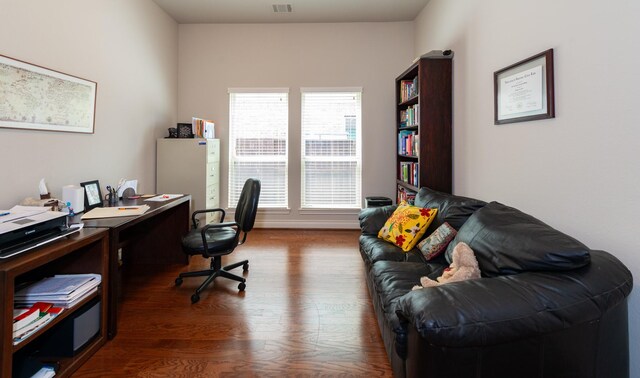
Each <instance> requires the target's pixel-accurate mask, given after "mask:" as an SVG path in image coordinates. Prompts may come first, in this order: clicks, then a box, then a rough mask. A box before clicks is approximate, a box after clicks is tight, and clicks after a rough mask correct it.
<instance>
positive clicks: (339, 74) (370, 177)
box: [178, 22, 414, 228]
mask: <svg viewBox="0 0 640 378" xmlns="http://www.w3.org/2000/svg"><path fill="white" fill-rule="evenodd" d="M413 44H414V41H413V23H412V22H394V23H347V24H268V25H267V24H265V25H260V24H251V25H238V24H229V25H224V24H218V25H180V26H179V58H178V59H179V80H178V81H179V92H178V118H179V122H190V120H191V117H192V116H196V117H202V118H209V119H212V120H214V121H215V123H216V137H218V138H220V139H221V140H222V143H221V146H222V154H221V156H222V159H221V167H222V169H221V171H222V174H221V205H222V206H223V207H226V206H227V179H226V177H227V172H228V170H227V161H228V153H229V152H228V133H227V131H228V123H229V96H228V93H227V89H228V88H237V87H251V88H256V87H279V88H281V87H288V88H289V114H290V118H289V130H290V137H289V143H290V145H289V154H290V164H289V203H290V207H291V212H290V214H282V213H273V212H267V213H266V214H265V213H264V212H260V214H259V216H258V220H257V224H258V226H262V227H264V226H268V227H294V228H297V227H313V228H323V227H329V228H336V227H358V223H357V216H356V214H357V211H355V212H354V211H347V212H346V214H342V213H340V212H338V211H333V212H331V213H328V214H327V213H326V212H325V213H312V214H308V213H307V214H301V213H300V212H299V208H300V184H299V183H300V164H299V159H300V132H299V130H300V88H301V87H362V88H363V94H362V117H363V119H362V129H363V145H364V148H363V160H364V164H363V184H362V187H363V193H362V194H363V198H364V197H365V196H372V195H383V196H389V197H393V196H394V189H395V185H394V181H393V177H394V154H395V149H394V148H395V147H394V146H395V142H394V140H395V132H394V127H395V123H394V122H395V118H394V101H395V98H394V96H395V94H394V93H395V92H394V79H395V77H396V76H397V75H399V74H400V73H402V72H403V71H404V70H405V69H406V67H408V66H409V65H410V64H411V60H412V59H413V48H414V45H413ZM232 206H233V207H235V204H232Z"/></svg>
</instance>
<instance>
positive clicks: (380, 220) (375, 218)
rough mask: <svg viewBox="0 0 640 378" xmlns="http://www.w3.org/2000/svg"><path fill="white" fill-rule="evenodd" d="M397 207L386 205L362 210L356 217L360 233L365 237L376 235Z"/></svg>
mask: <svg viewBox="0 0 640 378" xmlns="http://www.w3.org/2000/svg"><path fill="white" fill-rule="evenodd" d="M397 207H398V205H387V206H382V207H368V208H366V209H362V210H361V211H360V214H359V215H358V220H359V221H360V229H361V230H362V233H363V234H365V235H378V231H380V229H381V228H382V226H384V224H385V222H386V221H387V219H389V217H390V216H391V214H393V212H394V211H395V210H396V208H397Z"/></svg>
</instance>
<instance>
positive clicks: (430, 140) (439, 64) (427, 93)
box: [395, 51, 453, 202]
mask: <svg viewBox="0 0 640 378" xmlns="http://www.w3.org/2000/svg"><path fill="white" fill-rule="evenodd" d="M445 54H446V53H445ZM445 54H443V53H442V52H435V51H433V52H431V53H429V54H425V56H423V57H422V58H421V59H419V60H418V61H416V62H415V63H414V64H412V65H411V66H410V67H409V68H408V69H407V70H406V71H405V72H403V73H402V74H401V75H400V76H398V77H397V78H396V84H395V88H396V104H397V106H396V145H397V155H396V156H397V157H396V184H397V185H396V186H397V189H396V200H397V201H398V202H399V198H400V194H401V191H409V192H414V193H415V192H418V190H419V189H420V188H421V187H423V186H426V187H429V188H431V189H434V190H438V191H441V192H446V193H451V190H452V147H451V139H452V135H451V134H452V130H451V127H452V121H451V120H452V61H453V53H451V52H450V51H449V52H448V54H446V55H445ZM409 83H412V85H413V87H414V89H417V93H414V94H412V95H411V94H410V95H409V96H407V95H406V93H407V91H406V88H407V86H408V84H409ZM403 87H404V88H403ZM414 92H415V90H414ZM405 97H406V98H405ZM416 109H417V110H416ZM407 112H409V113H413V117H411V119H410V120H409V121H406V120H405V117H403V114H405V113H407ZM402 135H404V136H405V139H407V140H409V141H410V143H409V144H410V145H411V146H412V147H410V153H409V151H406V150H407V149H406V148H405V149H403V148H402V143H401V139H402V138H401V136H402ZM407 135H411V137H407ZM409 138H411V139H409ZM414 140H417V143H416V142H413V143H411V142H412V141H414ZM416 165H417V166H416ZM404 167H406V168H404ZM412 168H414V169H415V173H416V174H417V177H414V176H416V174H413V173H414V172H413V171H412ZM407 171H409V172H408V173H409V175H407V174H406V173H407ZM407 176H409V177H407ZM412 178H413V179H412Z"/></svg>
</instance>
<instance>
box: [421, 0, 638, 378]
mask: <svg viewBox="0 0 640 378" xmlns="http://www.w3.org/2000/svg"><path fill="white" fill-rule="evenodd" d="M639 14H640V3H639V2H637V1H636V2H633V1H615V2H596V1H587V2H584V1H578V0H567V1H554V0H540V1H537V2H535V3H531V2H524V1H513V0H483V1H480V0H431V2H430V3H429V4H428V5H427V7H426V8H425V9H424V10H423V11H422V12H421V13H420V15H419V16H418V18H417V19H416V50H415V54H416V55H419V54H421V53H423V52H425V51H429V50H432V49H445V48H450V49H452V50H454V52H455V58H454V134H453V135H454V137H453V139H454V191H455V193H457V194H462V195H469V196H473V197H477V198H481V199H484V200H497V201H500V202H503V203H506V204H509V205H512V206H515V207H517V208H520V209H521V210H523V211H525V212H528V213H530V214H532V215H534V216H536V217H538V218H539V219H541V220H543V221H545V222H547V223H549V224H550V225H552V226H554V227H556V228H558V229H559V230H562V231H564V232H566V233H567V234H569V235H572V236H574V237H576V238H578V239H579V240H581V241H582V242H584V243H585V244H587V245H588V246H590V247H591V248H594V249H604V250H606V251H609V252H611V253H613V254H614V255H616V256H617V257H618V258H619V259H620V260H622V261H623V262H624V263H625V264H626V265H627V266H628V267H629V268H630V269H631V271H632V273H633V274H634V276H635V277H636V279H637V278H638V277H640V255H639V254H638V251H637V248H638V236H637V234H638V232H637V231H638V225H640V222H639V221H638V216H639V214H640V164H639V163H638V151H640V127H639V125H640V113H639V112H638V110H637V108H638V99H639V98H640V74H639V71H638V67H639V66H640V51H638V49H637V48H636V44H635V43H633V41H634V39H633V37H632V36H637V35H639V34H640V24H639V23H638V22H637V19H638V15H639ZM548 48H553V49H554V63H555V96H556V103H555V104H556V118H555V119H550V120H542V121H533V122H525V123H516V124H510V125H504V126H495V125H494V124H493V72H494V71H496V70H499V69H501V68H503V67H506V66H508V65H510V64H513V63H515V62H517V61H519V60H521V59H524V58H527V57H530V56H532V55H534V54H537V53H539V52H542V51H544V50H546V49H548ZM639 296H640V292H639V291H638V290H637V289H636V290H635V291H634V292H632V293H631V297H630V302H629V303H630V309H629V326H630V340H632V342H631V345H630V351H631V376H632V377H638V376H640V349H639V345H638V343H637V342H636V341H637V340H638V339H640V327H638V323H639V320H640V303H639V299H640V298H639Z"/></svg>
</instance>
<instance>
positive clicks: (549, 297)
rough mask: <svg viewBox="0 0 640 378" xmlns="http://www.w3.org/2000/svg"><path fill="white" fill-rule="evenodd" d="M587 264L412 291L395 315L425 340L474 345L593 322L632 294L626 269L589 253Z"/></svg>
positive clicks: (605, 255) (612, 259)
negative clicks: (557, 270)
mask: <svg viewBox="0 0 640 378" xmlns="http://www.w3.org/2000/svg"><path fill="white" fill-rule="evenodd" d="M591 254H592V255H591V257H592V261H591V264H589V265H588V266H585V267H583V268H579V269H575V270H572V271H566V272H526V273H521V274H517V275H509V276H499V277H494V278H480V279H475V280H469V281H463V282H456V283H450V284H446V285H441V286H437V287H432V288H425V289H421V290H414V291H411V292H409V293H407V294H406V295H404V296H403V297H402V298H400V299H399V301H398V303H397V307H396V314H397V316H398V318H399V320H400V322H401V323H402V324H404V326H405V327H408V326H413V327H415V328H416V330H417V331H418V333H419V334H420V335H421V336H422V337H423V338H424V339H426V341H427V342H428V343H429V344H432V345H437V346H447V347H474V346H484V345H492V344H498V343H504V342H509V341H513V340H518V339H523V338H527V337H531V336H534V335H541V334H546V333H550V332H555V331H559V330H562V329H567V328H570V327H572V326H574V325H577V324H582V323H586V322H590V321H595V320H598V319H600V318H601V317H602V315H603V314H604V313H606V312H607V310H608V309H610V308H613V307H615V306H616V305H617V304H619V303H621V302H623V301H624V300H625V298H626V297H627V296H628V295H629V293H630V292H631V289H632V286H633V279H632V276H631V272H629V270H628V269H627V268H626V267H625V266H624V265H623V264H622V263H621V262H620V261H619V260H618V259H616V258H615V257H613V256H612V255H610V254H609V253H607V252H603V251H591Z"/></svg>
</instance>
